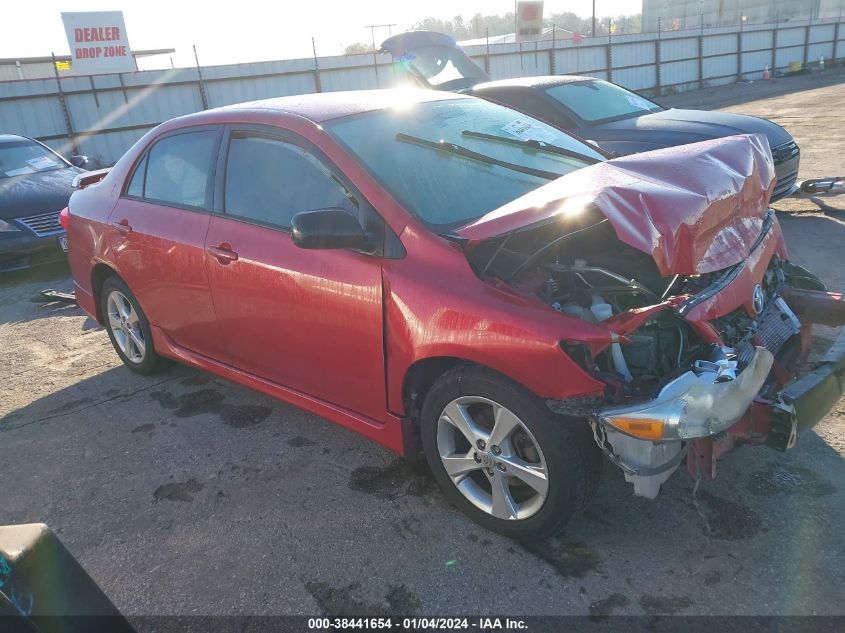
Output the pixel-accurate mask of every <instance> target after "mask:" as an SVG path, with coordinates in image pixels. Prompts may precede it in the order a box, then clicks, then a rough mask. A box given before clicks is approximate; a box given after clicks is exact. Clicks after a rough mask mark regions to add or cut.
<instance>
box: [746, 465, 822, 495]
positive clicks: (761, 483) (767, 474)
mask: <svg viewBox="0 0 845 633" xmlns="http://www.w3.org/2000/svg"><path fill="white" fill-rule="evenodd" d="M747 488H748V491H749V492H750V493H751V494H754V495H758V496H763V497H770V496H773V495H778V494H788V495H793V494H797V495H806V496H809V497H824V496H826V495H830V494H833V493H834V492H836V488H834V487H833V485H831V484H830V482H828V481H826V480H825V479H822V478H821V477H820V476H819V475H817V474H816V473H815V472H813V471H812V470H810V469H809V468H801V467H800V466H791V465H786V464H781V463H779V462H771V463H770V464H769V465H768V466H767V467H766V468H764V469H762V470H758V471H756V472H754V473H752V474H751V479H750V480H749V482H748V484H747Z"/></svg>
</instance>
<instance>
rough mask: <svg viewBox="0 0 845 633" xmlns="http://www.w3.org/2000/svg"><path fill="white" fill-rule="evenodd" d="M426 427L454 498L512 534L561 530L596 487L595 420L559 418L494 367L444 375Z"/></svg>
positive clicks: (427, 405)
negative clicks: (591, 425)
mask: <svg viewBox="0 0 845 633" xmlns="http://www.w3.org/2000/svg"><path fill="white" fill-rule="evenodd" d="M421 427H422V428H421V430H422V441H423V447H424V450H425V455H426V459H427V460H428V463H429V466H430V467H431V470H432V472H433V473H434V477H435V479H436V480H437V482H438V484H439V485H440V487H441V489H442V490H443V492H444V494H445V495H446V497H447V498H448V499H449V500H450V501H451V502H452V503H453V504H454V505H456V506H457V507H458V508H460V509H461V510H462V511H463V512H464V513H466V514H467V515H468V516H469V517H470V518H472V519H473V520H474V521H476V522H477V523H479V524H481V525H482V526H484V527H486V528H488V529H491V530H494V531H496V532H499V533H501V534H503V535H505V536H509V537H511V538H515V539H519V540H535V539H541V538H545V537H547V536H550V535H552V534H554V533H556V532H558V531H559V530H560V529H561V528H562V527H563V526H564V525H565V524H566V523H567V521H568V520H569V518H570V517H571V516H572V514H573V513H574V512H575V511H576V510H578V509H579V508H581V507H582V506H583V505H584V504H585V502H586V500H587V497H588V496H589V494H590V493H591V492H592V488H593V487H594V486H593V484H594V481H593V479H594V478H595V475H594V473H595V472H596V466H597V464H599V463H600V454H599V453H598V449H597V447H596V446H595V444H594V443H593V442H592V438H591V437H590V429H589V426H588V425H587V423H586V422H585V421H583V420H571V419H566V418H562V417H559V416H555V415H554V414H553V413H552V412H551V411H550V410H549V409H548V407H547V406H546V404H545V403H544V402H543V401H542V400H541V399H540V398H537V397H536V396H535V395H533V394H532V393H530V392H529V391H527V390H525V389H524V388H523V387H521V386H520V385H518V384H516V383H514V382H512V381H510V380H508V379H507V378H504V377H502V376H499V375H498V374H495V373H493V372H491V371H488V370H486V369H483V368H480V367H472V366H465V367H459V368H457V369H454V370H452V371H450V372H447V373H446V374H444V375H443V376H442V377H441V378H440V379H439V380H438V381H437V382H436V383H435V385H434V386H433V387H432V389H431V391H430V392H429V393H428V395H427V396H426V399H425V402H424V404H423V410H422V418H421Z"/></svg>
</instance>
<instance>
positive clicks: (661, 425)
mask: <svg viewBox="0 0 845 633" xmlns="http://www.w3.org/2000/svg"><path fill="white" fill-rule="evenodd" d="M773 362H774V356H772V353H771V352H769V351H768V350H767V349H766V348H764V347H758V348H756V352H755V354H754V358H753V359H752V360H751V362H749V363H748V366H747V367H746V368H745V370H744V371H742V372H741V373H740V374H739V375H738V376H737V377H736V379H735V380H725V377H726V373H725V372H723V371H720V369H719V368H718V366H713V367H708V366H706V365H701V366H699V368H698V372H699V373H695V372H692V371H688V372H686V373H685V374H683V375H682V376H679V377H678V378H676V379H675V380H673V381H672V382H670V383H669V384H667V385H666V386H665V387H663V389H662V390H661V391H660V393H659V394H658V396H657V397H656V398H655V399H654V400H651V401H648V402H645V403H640V404H636V405H629V406H623V407H611V408H608V409H605V410H603V411H601V412H599V413H598V415H597V416H596V417H597V420H598V421H599V422H600V423H602V424H606V425H608V426H610V427H613V428H614V429H616V430H617V431H620V432H622V433H625V434H626V435H630V436H631V437H636V438H637V439H645V440H651V441H663V440H687V439H693V438H698V437H708V436H711V435H715V434H716V433H720V432H721V431H724V430H725V429H728V428H730V427H731V426H733V425H734V424H735V423H736V422H737V420H739V419H740V418H741V417H742V416H743V414H745V412H746V411H747V410H748V407H750V406H751V403H752V402H753V401H754V398H755V397H756V396H757V394H758V393H759V391H760V389H761V388H762V386H763V383H764V382H765V381H766V378H767V376H768V375H769V371H770V370H771V368H772V363H773Z"/></svg>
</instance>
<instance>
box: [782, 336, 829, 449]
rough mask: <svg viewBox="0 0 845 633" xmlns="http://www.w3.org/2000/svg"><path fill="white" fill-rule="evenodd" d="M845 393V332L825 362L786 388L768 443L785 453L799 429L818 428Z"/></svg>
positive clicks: (825, 358) (783, 391)
mask: <svg viewBox="0 0 845 633" xmlns="http://www.w3.org/2000/svg"><path fill="white" fill-rule="evenodd" d="M843 392H845V331H844V332H843V334H842V335H840V336H839V339H838V340H837V341H836V343H835V344H834V345H833V347H831V348H830V350H829V351H828V353H827V355H826V356H825V357H824V359H823V360H822V362H821V363H820V364H819V365H818V366H817V367H816V368H815V369H813V370H812V371H811V372H809V373H807V374H804V375H803V376H801V377H800V378H797V379H796V380H793V381H792V382H791V383H789V384H788V385H786V387H784V388H783V389H782V390H781V391H780V393H779V394H778V397H777V404H775V405H773V406H772V412H771V420H770V428H769V440H768V444H769V446H771V447H772V448H775V449H778V450H781V451H784V450H786V449H788V448H791V447H792V445H793V444H794V443H795V436H796V434H797V432H798V429H799V428H811V427H813V426H815V425H816V424H817V423H818V422H819V421H820V420H821V419H822V418H823V417H824V416H826V415H827V414H828V412H829V411H830V410H831V409H832V408H833V407H834V405H836V403H837V402H838V401H839V399H840V398H841V397H842V394H843Z"/></svg>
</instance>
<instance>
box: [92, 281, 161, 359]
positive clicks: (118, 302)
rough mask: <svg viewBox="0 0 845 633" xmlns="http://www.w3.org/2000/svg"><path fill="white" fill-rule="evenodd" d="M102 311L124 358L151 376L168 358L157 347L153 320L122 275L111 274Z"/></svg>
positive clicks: (107, 282)
mask: <svg viewBox="0 0 845 633" xmlns="http://www.w3.org/2000/svg"><path fill="white" fill-rule="evenodd" d="M100 311H101V312H100V313H101V314H102V315H103V321H104V322H105V327H106V331H107V332H108V333H109V339H111V344H112V346H114V350H115V351H116V352H117V355H118V356H120V360H122V361H123V364H124V365H126V366H127V367H128V368H129V369H131V370H132V371H134V372H135V373H136V374H141V375H142V376H149V375H151V374H155V373H157V372H159V371H161V370H162V369H163V368H164V366H165V364H166V363H165V362H164V359H163V358H162V357H161V356H159V355H158V354H157V353H156V351H155V348H154V347H153V335H152V332H151V331H150V322H149V321H148V320H147V315H146V314H144V311H143V310H142V309H141V305H140V304H139V303H138V300H137V299H136V298H135V295H133V294H132V291H131V290H129V287H128V286H127V285H126V284H125V283H123V280H122V279H120V278H119V277H109V278H108V279H106V281H105V282H104V283H103V287H102V289H101V291H100Z"/></svg>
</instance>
